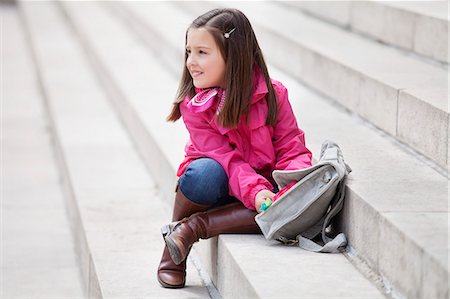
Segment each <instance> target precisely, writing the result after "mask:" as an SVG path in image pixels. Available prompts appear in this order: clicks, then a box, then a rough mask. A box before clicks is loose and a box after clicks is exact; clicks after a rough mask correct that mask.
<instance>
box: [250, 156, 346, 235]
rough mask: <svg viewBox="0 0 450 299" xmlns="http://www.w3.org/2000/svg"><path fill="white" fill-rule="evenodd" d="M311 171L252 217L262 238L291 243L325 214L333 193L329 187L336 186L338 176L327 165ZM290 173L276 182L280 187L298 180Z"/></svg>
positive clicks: (333, 189)
mask: <svg viewBox="0 0 450 299" xmlns="http://www.w3.org/2000/svg"><path fill="white" fill-rule="evenodd" d="M314 169H315V170H314V171H308V172H305V173H308V174H307V175H306V176H304V177H303V178H302V179H301V180H300V181H299V182H297V183H296V184H295V185H294V186H293V187H292V188H290V189H289V190H288V191H287V192H286V193H285V194H283V195H282V196H281V197H280V198H279V199H278V200H277V201H275V202H274V203H273V204H272V206H271V207H270V208H269V209H267V210H265V211H264V212H262V213H260V214H258V215H256V217H255V220H256V222H257V223H258V225H259V227H260V228H261V231H262V232H263V234H264V236H265V237H266V239H268V240H270V239H275V240H285V239H291V240H295V238H296V237H297V235H299V234H301V233H302V232H304V231H306V230H308V229H309V228H310V227H312V226H314V225H315V224H316V223H317V222H318V221H319V220H320V219H321V218H322V217H323V216H324V215H325V214H326V213H327V211H328V207H329V205H330V200H331V198H332V197H333V194H334V192H335V191H336V190H335V188H333V187H332V185H337V180H338V174H337V172H336V170H335V169H334V167H333V166H332V165H330V164H324V165H319V166H317V167H314ZM279 173H281V172H279ZM297 173H299V171H297ZM291 174H293V172H290V173H289V176H288V179H286V180H285V181H280V180H278V181H277V183H280V185H281V186H283V184H284V183H285V182H290V181H291V179H298V178H299V176H295V177H294V176H291ZM303 174H304V173H302V175H303ZM282 178H283V179H284V178H286V177H284V176H282ZM330 186H331V188H330Z"/></svg>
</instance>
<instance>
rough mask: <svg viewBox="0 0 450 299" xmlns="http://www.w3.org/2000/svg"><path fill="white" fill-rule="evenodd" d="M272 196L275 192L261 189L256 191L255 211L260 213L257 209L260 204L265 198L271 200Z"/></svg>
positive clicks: (259, 207)
mask: <svg viewBox="0 0 450 299" xmlns="http://www.w3.org/2000/svg"><path fill="white" fill-rule="evenodd" d="M274 196H275V193H273V192H272V191H269V190H261V191H259V192H258V193H256V196H255V208H256V212H258V213H260V212H261V211H260V210H259V209H261V205H262V204H263V202H265V201H266V199H267V198H270V199H271V200H272V201H273V197H274Z"/></svg>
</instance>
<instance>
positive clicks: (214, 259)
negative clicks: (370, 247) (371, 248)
mask: <svg viewBox="0 0 450 299" xmlns="http://www.w3.org/2000/svg"><path fill="white" fill-rule="evenodd" d="M128 5H130V6H129V7H130V8H135V9H136V11H139V12H142V13H143V15H145V20H148V22H155V25H157V26H160V27H161V26H162V27H161V28H164V26H166V25H169V26H171V25H170V24H173V26H175V28H177V26H178V24H180V28H181V25H182V26H183V27H184V26H185V25H186V24H184V23H183V22H184V20H186V16H185V15H183V14H180V13H179V12H178V11H177V9H176V7H174V6H173V5H172V4H170V3H137V2H133V3H131V2H130V3H101V4H99V3H83V4H80V3H77V4H76V5H75V4H74V3H70V2H64V3H63V7H64V9H65V11H66V13H67V16H68V19H70V20H71V22H72V23H73V24H74V28H76V32H77V34H78V35H79V36H80V39H81V40H82V41H83V44H84V47H85V48H86V49H87V51H88V52H89V54H88V55H89V57H90V59H91V60H92V61H93V63H94V65H96V67H97V68H98V72H99V74H101V75H100V76H101V77H102V78H104V80H102V81H103V84H104V86H107V89H108V90H109V91H110V93H114V94H116V100H117V105H116V107H117V111H118V113H119V114H122V120H123V121H124V123H126V127H127V128H128V130H129V131H130V132H129V134H130V135H132V136H135V132H132V130H133V129H135V128H139V130H141V129H142V128H143V129H145V130H146V131H147V132H148V133H147V134H142V135H139V136H140V138H139V139H135V144H136V147H138V148H140V151H141V152H147V153H148V154H147V156H145V157H147V158H144V160H145V162H146V164H147V167H148V168H149V169H153V170H154V171H156V172H166V171H169V172H171V173H172V176H173V177H174V178H175V170H176V168H177V166H178V163H179V162H180V161H181V159H182V158H183V147H184V143H185V141H186V139H187V137H188V135H187V132H186V130H185V129H184V127H183V124H182V123H181V122H178V123H176V124H175V125H173V124H168V123H166V122H165V120H164V118H165V115H167V114H168V112H169V109H170V103H171V100H172V98H173V95H174V91H175V90H176V87H177V79H176V77H175V76H174V75H173V74H172V72H171V71H170V70H169V68H168V67H166V66H165V65H164V64H161V62H160V60H159V57H158V56H157V55H154V52H152V51H153V49H152V48H149V47H148V46H147V45H148V44H151V42H153V43H154V44H156V47H159V50H162V51H167V52H171V51H173V49H170V48H167V50H166V49H165V48H161V45H164V44H165V41H164V40H163V39H159V38H158V39H155V35H153V34H151V32H150V34H149V36H147V37H145V35H146V34H147V31H146V30H145V28H147V27H144V26H141V27H138V23H135V21H136V20H138V19H140V16H143V15H139V16H137V15H134V14H133V15H131V14H130V15H129V14H128V13H130V11H128V10H127V9H126V7H128ZM128 16H130V18H128ZM131 16H132V17H131ZM168 16H170V17H168ZM118 17H119V18H118ZM120 17H123V19H122V20H120ZM122 21H123V22H122ZM160 21H164V22H163V23H161V22H160ZM178 22H179V23H178ZM152 24H153V23H152ZM171 28H174V27H171ZM130 29H131V30H130ZM158 30H159V29H158ZM166 31H167V30H166ZM169 31H170V32H167V36H171V35H172V33H174V34H178V35H180V36H181V37H182V39H181V40H183V34H184V33H183V32H179V31H177V30H173V31H171V30H169ZM135 33H137V35H136V34H135ZM139 34H142V35H139ZM141 38H146V39H145V40H144V39H141ZM181 47H182V45H181ZM181 53H182V52H181ZM164 55H166V54H164ZM94 61H95V62H94ZM119 101H120V105H119ZM131 111H132V112H131ZM136 136H137V135H136ZM146 138H152V140H151V141H149V140H145V139H146ZM154 144H156V145H157V147H153V145H154ZM155 156H156V159H157V160H160V161H166V162H164V163H163V162H159V164H158V165H162V164H164V165H168V166H167V167H168V169H167V170H165V169H160V168H155V167H154V166H153V165H152V164H151V163H152V159H155ZM166 178H167V177H166V176H165V175H163V176H155V179H156V182H157V184H158V187H159V188H160V190H162V191H163V192H162V193H163V194H167V197H166V200H167V201H168V202H169V201H171V200H172V198H173V187H174V183H175V180H167V179H166ZM195 248H196V249H197V250H198V252H199V253H200V258H201V260H202V261H203V264H204V265H206V268H207V269H208V272H209V274H210V276H211V278H212V281H213V282H214V284H215V286H216V287H217V288H218V291H219V292H220V294H221V296H223V297H225V298H265V297H278V298H288V297H290V298H292V297H303V298H306V297H309V298H311V297H314V298H330V297H334V298H383V297H384V296H383V295H382V294H381V293H380V292H379V291H378V290H377V288H376V287H375V286H373V285H372V284H371V283H370V282H369V281H368V280H367V279H366V278H364V276H363V275H362V274H360V273H359V272H358V271H357V270H356V269H355V268H354V267H353V266H352V264H351V263H350V262H349V261H348V260H347V259H346V258H345V256H344V255H341V254H337V255H319V254H312V253H309V252H305V251H301V250H299V249H298V248H294V247H285V246H280V245H279V244H275V243H270V242H266V241H265V240H264V238H263V236H260V235H259V236H248V235H227V236H219V237H218V238H212V239H209V240H206V241H203V240H202V241H201V242H199V243H198V244H196V246H195ZM255 252H258V253H260V254H261V255H259V254H255ZM264 256H266V257H274V258H267V261H265V262H264V263H261V259H262V258H263V257H264ZM275 257H276V258H275ZM323 264H327V265H330V266H329V268H323V267H317V265H323ZM261 268H263V269H265V270H266V271H261ZM269 277H270V281H271V283H267V281H268V278H269ZM292 281H301V282H302V283H301V286H298V287H297V288H296V289H294V288H292ZM324 281H326V283H327V285H328V286H329V287H327V288H321V287H320V286H322V285H323V283H324Z"/></svg>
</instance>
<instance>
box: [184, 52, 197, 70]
mask: <svg viewBox="0 0 450 299" xmlns="http://www.w3.org/2000/svg"><path fill="white" fill-rule="evenodd" d="M193 65H195V60H194V59H193V57H192V55H189V56H188V58H187V59H186V66H187V67H188V68H189V67H190V66H193Z"/></svg>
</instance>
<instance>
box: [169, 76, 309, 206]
mask: <svg viewBox="0 0 450 299" xmlns="http://www.w3.org/2000/svg"><path fill="white" fill-rule="evenodd" d="M253 82H256V83H255V86H254V88H253V90H254V92H253V95H252V99H251V109H250V114H249V123H248V125H245V122H243V121H241V123H240V124H239V125H238V127H237V128H236V129H229V128H224V127H222V126H220V125H219V124H218V122H217V117H216V109H217V106H218V104H215V105H213V106H212V107H211V108H210V109H208V110H206V111H203V112H200V113H193V112H191V111H190V110H189V109H188V108H187V103H188V102H189V100H190V99H189V98H186V99H185V100H184V101H183V102H182V103H181V104H180V110H181V115H182V117H183V121H184V123H185V125H186V128H187V129H188V131H189V134H190V139H189V140H188V142H187V144H186V147H185V152H186V156H185V159H184V161H183V162H182V163H181V165H180V167H179V169H178V172H177V175H178V176H181V175H182V174H183V173H184V171H185V170H186V168H187V166H188V165H189V163H190V162H191V161H193V160H195V159H198V158H204V157H207V158H212V159H214V160H216V161H217V162H219V163H220V164H221V165H222V167H223V168H224V169H225V171H226V173H227V175H228V178H229V194H230V195H231V196H234V197H236V198H237V199H239V200H240V201H242V202H243V204H244V205H245V206H246V207H247V208H249V209H251V210H255V196H256V194H257V193H258V192H259V191H261V190H263V189H268V190H271V191H272V190H273V185H272V184H273V183H274V181H273V179H272V171H273V170H275V169H284V170H290V169H302V168H306V167H309V166H311V159H312V155H311V152H310V151H309V150H308V149H307V148H306V146H305V137H304V133H303V131H302V130H301V129H299V128H298V125H297V121H296V119H295V116H294V113H293V112H292V107H291V105H290V103H289V100H288V92H287V89H286V87H284V86H283V84H281V83H280V82H278V81H276V80H273V79H272V85H273V87H274V89H275V93H276V97H277V100H278V108H279V110H278V120H277V123H276V125H275V127H272V126H266V125H265V121H266V116H267V111H268V107H267V103H266V101H265V99H264V96H265V95H266V94H267V85H266V83H265V81H264V77H263V76H262V75H261V73H260V72H259V71H255V74H254V80H253ZM216 101H217V100H216Z"/></svg>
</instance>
